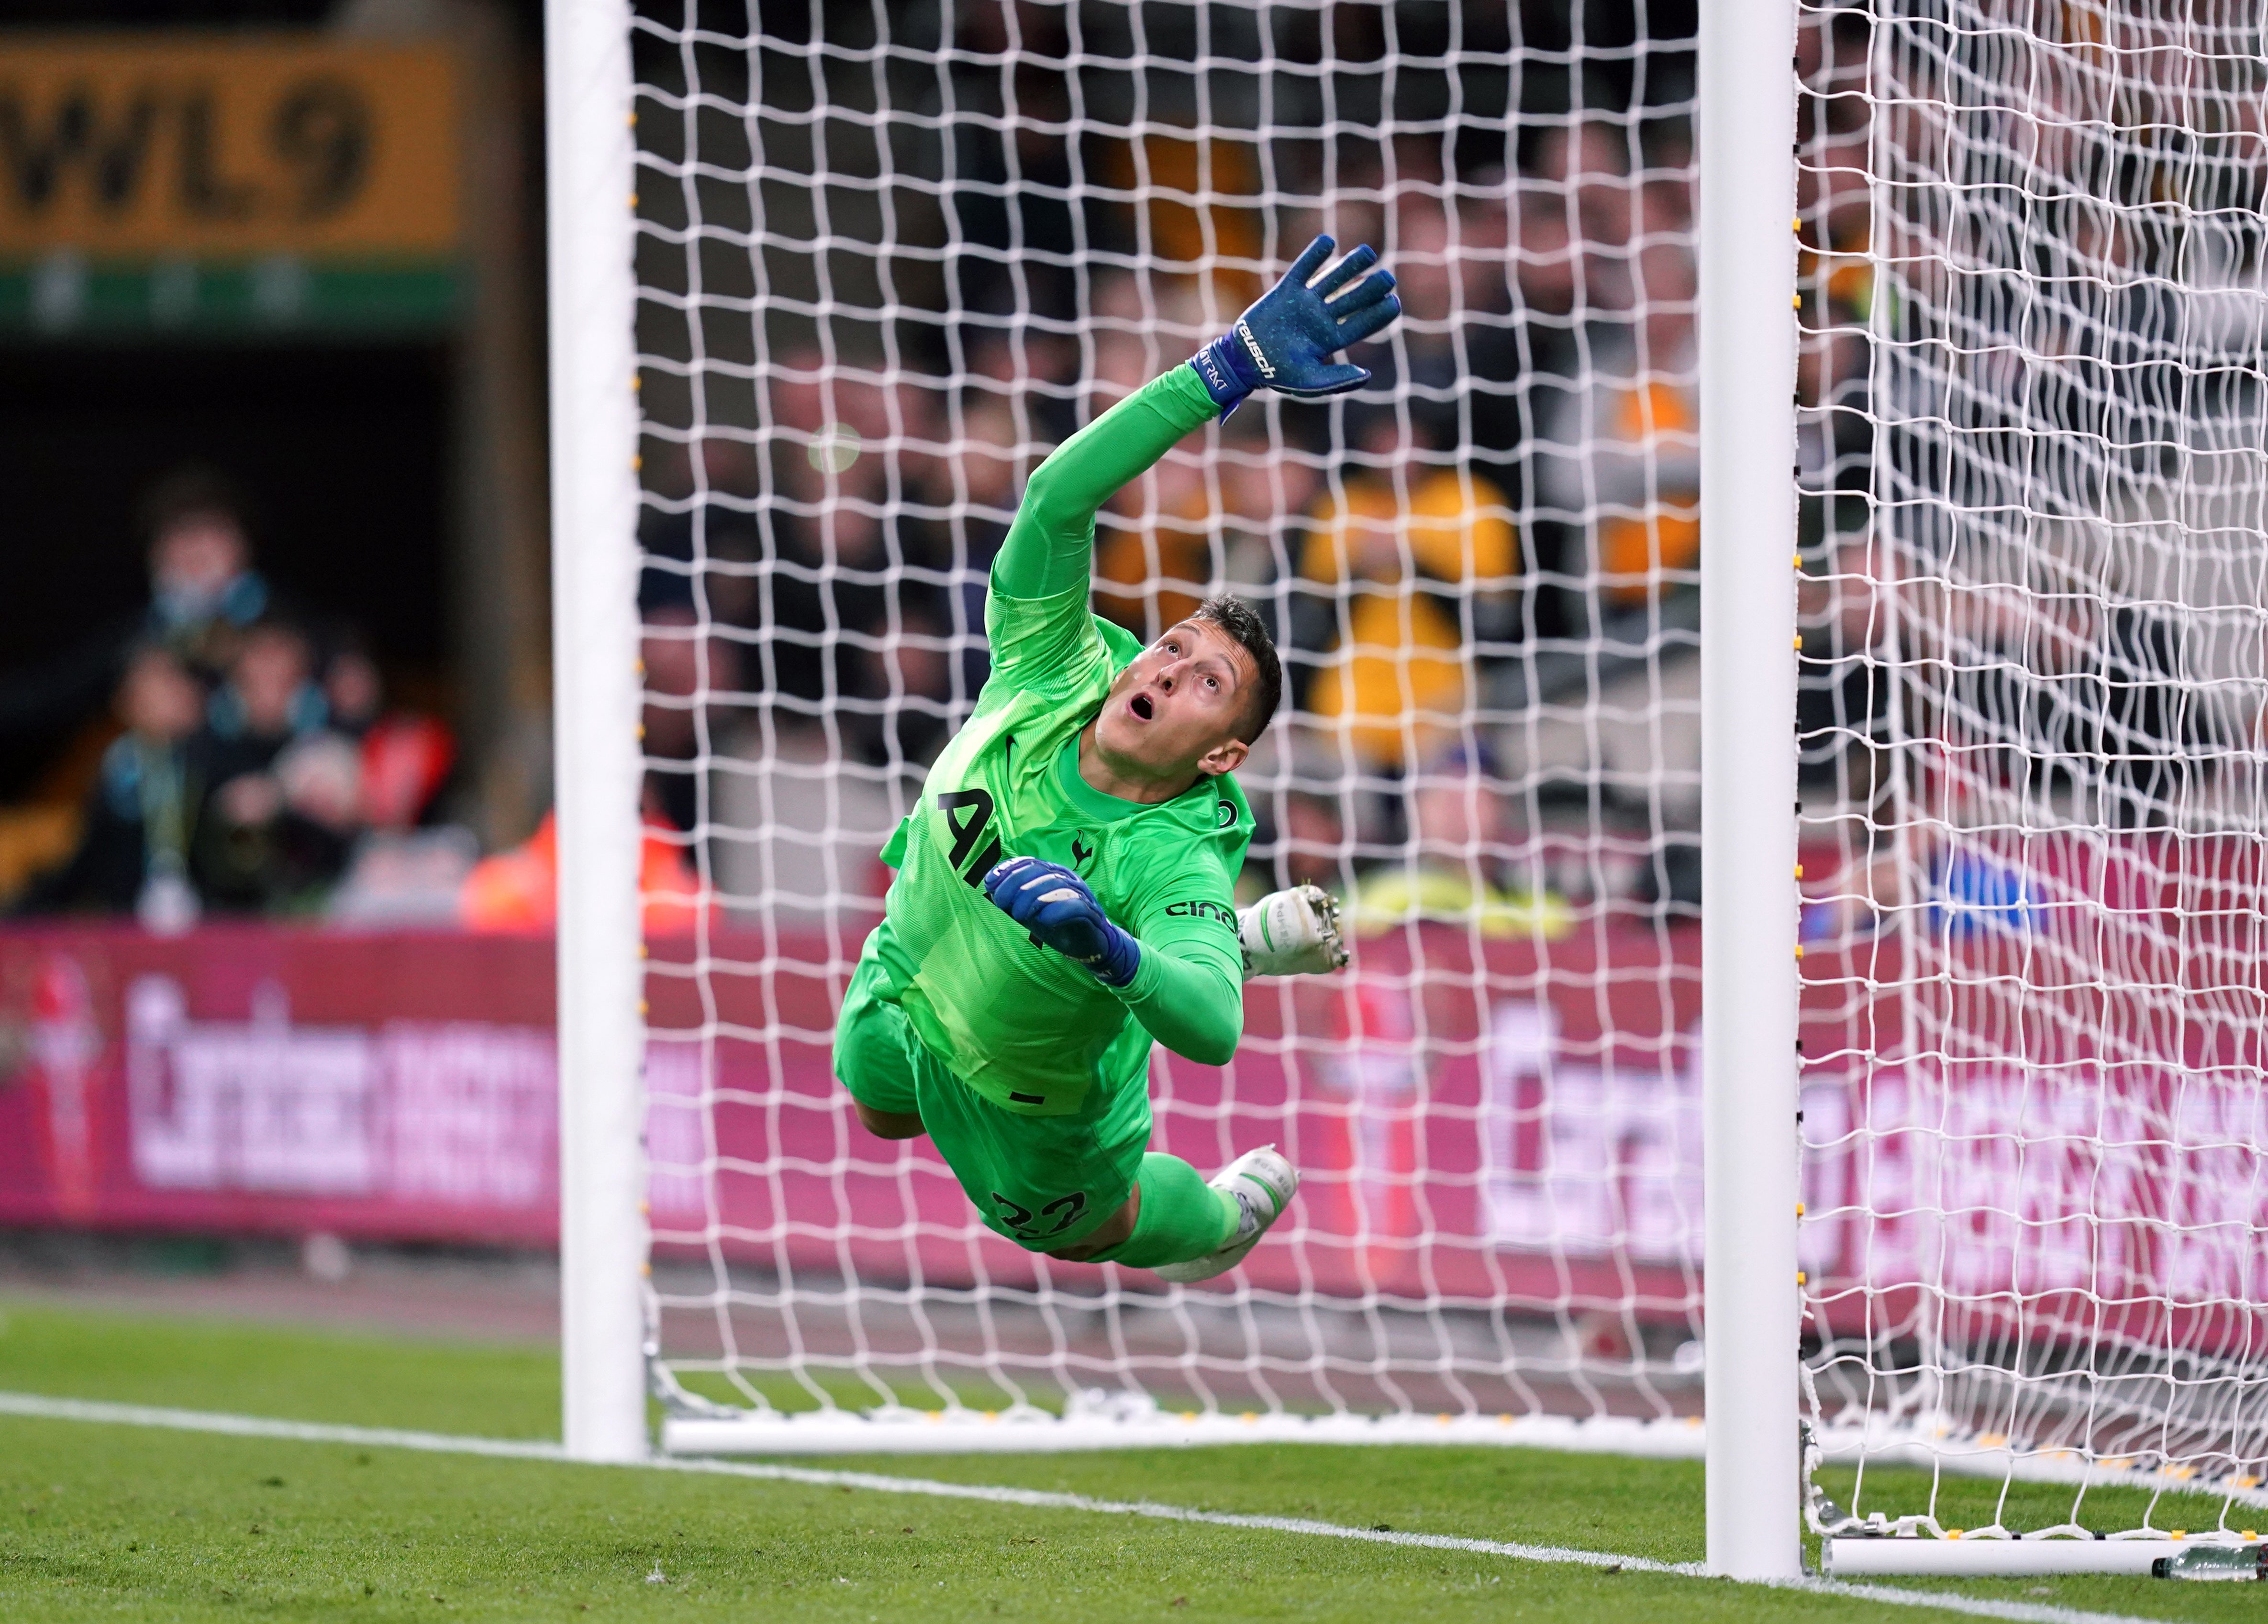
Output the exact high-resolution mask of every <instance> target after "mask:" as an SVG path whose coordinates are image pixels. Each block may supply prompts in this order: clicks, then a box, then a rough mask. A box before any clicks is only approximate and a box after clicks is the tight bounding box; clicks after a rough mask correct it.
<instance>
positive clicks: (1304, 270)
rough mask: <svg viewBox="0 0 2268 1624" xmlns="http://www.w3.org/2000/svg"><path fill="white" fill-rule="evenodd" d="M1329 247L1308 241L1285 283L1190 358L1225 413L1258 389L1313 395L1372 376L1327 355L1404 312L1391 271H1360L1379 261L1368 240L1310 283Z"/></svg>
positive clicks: (1338, 390)
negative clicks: (1325, 273) (1395, 295)
mask: <svg viewBox="0 0 2268 1624" xmlns="http://www.w3.org/2000/svg"><path fill="white" fill-rule="evenodd" d="M1332 246H1333V245H1332V242H1331V239H1329V238H1328V237H1318V238H1316V239H1315V240H1314V241H1313V242H1311V243H1309V244H1308V245H1307V248H1306V249H1305V250H1304V251H1303V252H1302V253H1301V254H1300V257H1299V258H1298V259H1296V260H1294V261H1292V268H1291V269H1290V270H1288V271H1285V273H1284V280H1283V281H1281V282H1279V283H1277V284H1276V285H1275V286H1274V287H1272V288H1270V290H1268V291H1267V292H1266V293H1264V294H1263V295H1261V297H1260V301H1259V303H1257V304H1256V305H1253V307H1252V308H1251V309H1250V310H1248V311H1246V312H1244V313H1243V314H1242V315H1241V316H1239V317H1238V318H1237V320H1236V325H1235V326H1234V327H1231V328H1230V329H1229V330H1228V331H1227V332H1226V333H1224V334H1221V335H1220V336H1219V338H1217V339H1215V340H1213V342H1211V343H1210V344H1207V345H1206V346H1205V347H1204V349H1200V350H1198V351H1197V354H1196V356H1193V357H1191V359H1190V361H1189V364H1190V365H1191V366H1192V367H1194V368H1196V369H1197V377H1198V378H1200V379H1201V380H1202V381H1203V382H1204V386H1205V393H1207V394H1209V395H1211V396H1212V398H1213V404H1214V405H1216V406H1218V407H1219V408H1220V415H1222V416H1223V417H1226V416H1227V415H1229V413H1231V412H1233V411H1234V410H1235V409H1236V407H1237V403H1238V402H1239V401H1241V400H1243V399H1244V397H1245V396H1246V395H1248V394H1250V393H1252V392H1253V391H1254V390H1256V389H1273V390H1276V391H1277V392H1278V393H1282V394H1290V395H1298V396H1300V397H1301V398H1303V399H1307V400H1316V399H1320V398H1321V397H1322V396H1324V395H1330V394H1344V393H1346V392H1347V391H1348V390H1350V389H1359V388H1361V387H1362V386H1363V385H1365V384H1366V383H1368V382H1369V381H1370V374H1369V373H1368V372H1367V371H1364V370H1363V369H1362V368H1361V367H1359V366H1356V365H1354V364H1351V363H1350V362H1341V363H1340V364H1337V365H1333V364H1331V357H1332V356H1335V355H1337V353H1338V352H1339V351H1340V350H1342V349H1345V348H1346V347H1347V346H1348V345H1350V344H1359V343H1360V342H1362V341H1363V340H1365V339H1366V338H1372V337H1374V336H1376V335H1377V334H1379V333H1381V332H1383V331H1384V330H1385V329H1386V328H1387V327H1388V326H1390V325H1391V324H1392V323H1393V321H1394V320H1395V317H1397V316H1399V315H1401V313H1402V301H1401V300H1400V299H1398V298H1395V297H1394V274H1393V273H1392V272H1391V271H1383V270H1381V271H1377V272H1374V273H1373V274H1372V275H1370V276H1363V273H1364V272H1365V271H1367V270H1369V269H1370V268H1371V267H1372V266H1373V265H1375V264H1377V263H1378V254H1377V251H1376V250H1375V249H1373V248H1372V247H1371V246H1370V245H1369V244H1367V243H1365V244H1364V245H1363V246H1361V247H1359V248H1357V249H1356V250H1355V251H1354V252H1353V253H1352V254H1348V255H1347V256H1346V258H1344V260H1341V261H1339V262H1338V263H1337V265H1334V266H1332V267H1331V269H1330V274H1329V276H1325V277H1323V278H1322V280H1321V281H1320V282H1317V283H1315V285H1314V286H1313V287H1310V286H1308V285H1307V284H1308V282H1309V280H1310V279H1311V278H1312V277H1314V275H1315V273H1316V272H1317V271H1319V270H1321V269H1322V268H1323V263H1324V261H1327V260H1329V258H1330V257H1331V248H1332ZM1358 277H1359V278H1360V280H1359V281H1358V280H1356V279H1357V278H1358ZM1350 283H1351V284H1352V285H1351V286H1350V285H1349V284H1350ZM1342 289H1344V292H1341V291H1340V290H1342ZM1334 293H1337V295H1338V297H1337V298H1332V297H1331V295H1333V294H1334Z"/></svg>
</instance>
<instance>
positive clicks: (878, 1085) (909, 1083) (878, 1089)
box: [835, 961, 928, 1139]
mask: <svg viewBox="0 0 2268 1624" xmlns="http://www.w3.org/2000/svg"><path fill="white" fill-rule="evenodd" d="M878 974H880V966H869V965H868V964H866V963H865V962H863V961H862V962H861V963H860V964H859V966H858V969H857V971H856V972H854V973H853V974H852V975H851V985H850V986H849V987H848V988H845V989H844V991H843V1013H842V1015H841V1017H840V1018H838V1019H837V1020H836V1023H835V1077H836V1081H837V1082H839V1083H841V1084H843V1087H844V1088H845V1089H847V1090H848V1091H850V1094H851V1104H852V1105H853V1106H856V1107H857V1109H858V1121H859V1123H860V1125H861V1126H863V1127H864V1128H865V1130H866V1131H867V1132H868V1133H870V1134H873V1135H875V1136H876V1137H878V1138H881V1139H918V1138H920V1137H921V1136H922V1135H923V1134H924V1133H926V1132H927V1131H928V1129H927V1128H924V1126H923V1124H922V1119H921V1106H920V1102H919V1100H918V1099H917V1098H916V1094H915V1087H916V1085H915V1081H914V1056H913V1049H912V1047H911V1046H912V1044H913V1042H914V1038H913V1033H912V1032H910V1031H909V1029H908V1028H907V1025H906V1018H905V1012H904V1011H903V1010H900V1009H899V1008H898V1007H897V1006H896V1005H895V1004H893V1003H884V1002H883V1001H882V1000H880V998H877V997H875V996H873V988H872V981H873V977H874V976H875V975H878Z"/></svg>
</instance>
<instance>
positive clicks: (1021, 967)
mask: <svg viewBox="0 0 2268 1624" xmlns="http://www.w3.org/2000/svg"><path fill="white" fill-rule="evenodd" d="M1216 409H1217V408H1215V407H1214V405H1213V403H1212V400H1211V397H1209V396H1208V395H1207V394H1206V393H1205V392H1204V386H1202V385H1201V384H1199V383H1198V381H1197V377H1196V374H1194V373H1193V372H1191V371H1189V369H1188V368H1186V367H1177V368H1175V370H1174V371H1172V372H1170V373H1168V374H1167V375H1166V376H1165V377H1163V378H1158V379H1156V380H1154V381H1153V382H1152V383H1151V384H1149V385H1147V386H1145V387H1144V388H1143V389H1142V390H1140V391H1139V392H1138V393H1136V394H1134V395H1132V396H1130V397H1129V398H1128V399H1127V400H1123V401H1121V402H1120V403H1119V404H1118V405H1117V406H1116V407H1113V408H1111V409H1110V410H1109V411H1108V412H1106V413H1104V414H1103V415H1101V417H1100V418H1098V419H1096V420H1095V422H1094V423H1091V424H1089V425H1088V426H1087V427H1086V428H1085V429H1083V430H1080V431H1079V433H1077V434H1075V435H1073V436H1072V437H1071V438H1070V439H1069V440H1067V441H1065V442H1064V444H1063V445H1061V446H1060V447H1058V448H1057V451H1056V452H1055V453H1054V454H1053V455H1052V456H1050V457H1049V459H1047V461H1046V462H1045V463H1044V464H1042V466H1041V467H1040V468H1039V469H1038V470H1037V471H1036V472H1035V473H1034V474H1033V475H1032V478H1031V481H1030V483H1029V484H1028V485H1027V488H1026V489H1025V492H1024V499H1023V503H1022V505H1021V507H1020V508H1019V510H1018V511H1017V514H1016V520H1015V523H1014V524H1013V525H1012V526H1011V527H1010V530H1009V533H1008V537H1007V540H1006V541H1005V543H1004V544H1003V546H1002V547H1001V551H1000V556H999V558H998V560H997V561H996V562H994V564H993V568H992V579H991V587H990V592H989V593H988V594H987V597H986V600H985V612H984V626H985V632H986V635H987V637H988V639H989V640H990V644H991V650H992V674H991V677H990V680H988V681H987V682H986V683H985V685H984V688H983V692H982V693H981V694H979V695H978V696H977V701H976V712H975V714H974V715H973V716H970V718H969V720H968V724H967V725H966V726H965V727H963V728H962V729H961V731H960V732H958V733H957V734H955V735H954V738H953V739H952V741H951V742H950V743H949V744H947V745H946V747H945V750H944V751H943V753H940V754H939V757H938V759H937V762H936V765H934V766H933V767H932V768H930V771H929V777H928V780H927V782H926V783H924V785H923V787H922V798H921V803H920V805H918V806H917V808H916V809H915V810H914V811H913V812H911V813H909V815H908V816H907V818H906V819H905V820H904V822H902V824H900V825H899V827H898V828H897V831H896V833H895V834H893V835H892V836H891V837H890V841H889V844H888V845H887V846H886V847H885V848H884V849H883V852H882V859H883V861H884V862H885V863H888V864H889V865H890V866H891V867H893V868H895V869H896V870H897V871H898V873H897V877H896V878H895V880H894V881H893V882H892V883H891V885H890V890H889V896H888V898H887V902H886V903H885V914H884V918H883V922H882V923H881V924H880V926H879V927H878V928H877V929H876V930H875V932H874V935H873V938H872V939H871V940H870V941H869V942H868V944H867V946H866V952H867V955H868V956H869V957H870V958H872V959H876V960H877V961H878V962H879V963H880V966H881V969H882V972H883V979H882V984H881V986H880V988H878V989H877V991H878V994H879V996H882V997H884V998H887V999H889V1000H892V1001H894V1002H895V1003H897V1004H898V1005H899V1006H900V1007H901V1008H902V1009H903V1010H904V1011H905V1013H906V1017H907V1019H908V1021H909V1023H910V1024H911V1025H912V1027H913V1029H914V1032H916V1034H917V1035H918V1036H919V1038H920V1039H921V1040H922V1042H923V1044H924V1046H926V1047H928V1048H929V1049H930V1051H931V1052H932V1054H936V1055H937V1056H938V1058H939V1060H941V1061H943V1062H945V1063H946V1066H947V1067H948V1068H949V1069H951V1070H952V1071H953V1073H954V1075H955V1076H956V1077H960V1078H961V1080H962V1081H963V1082H965V1083H966V1084H968V1086H970V1087H971V1088H973V1089H975V1090H976V1091H977V1092H978V1093H979V1094H981V1095H983V1097H984V1098H985V1099H989V1100H990V1101H991V1102H992V1103H993V1104H995V1105H997V1106H1002V1107H1003V1108H1005V1109H1007V1110H1010V1111H1015V1112H1021V1113H1029V1114H1032V1115H1038V1116H1056V1115H1063V1114H1067V1113H1071V1112H1075V1111H1078V1110H1079V1109H1080V1108H1081V1107H1082V1106H1085V1105H1086V1104H1088V1103H1089V1101H1090V1097H1091V1095H1092V1093H1093V1091H1096V1090H1102V1091H1116V1090H1119V1089H1123V1088H1146V1087H1147V1074H1148V1068H1149V1052H1150V1044H1151V1041H1152V1039H1153V1038H1154V1039H1155V1040H1158V1041H1160V1042H1162V1043H1164V1044H1165V1045H1166V1047H1168V1048H1169V1049H1172V1050H1174V1051H1175V1053H1177V1054H1183V1055H1187V1056H1188V1057H1189V1058H1190V1059H1193V1060H1197V1061H1202V1062H1208V1063H1212V1064H1219V1063H1220V1062H1225V1061H1226V1060H1227V1059H1228V1057H1229V1056H1230V1055H1231V1054H1233V1053H1234V1052H1235V1047H1236V1041H1237V1039H1238V1037H1239V1036H1240V1035H1241V1031H1242V1025H1243V998H1242V959H1241V954H1240V952H1239V949H1238V944H1237V930H1236V914H1235V908H1234V904H1233V886H1234V884H1235V878H1236V875H1237V872H1238V871H1239V870H1240V869H1241V867H1242V865H1243V862H1244V850H1245V847H1246V846H1247V845H1248V843H1249V841H1251V838H1252V812H1251V809H1250V808H1249V807H1248V805H1246V804H1245V799H1244V795H1243V792H1242V791H1241V790H1239V789H1238V788H1237V785H1236V781H1235V780H1234V779H1233V777H1230V776H1226V775H1223V776H1220V777H1217V778H1206V777H1201V778H1199V779H1198V780H1197V783H1195V784H1193V785H1192V786H1191V787H1190V788H1189V790H1185V791H1184V792H1183V793H1182V794H1181V795H1179V796H1177V797H1175V798H1174V799H1172V800H1170V801H1165V802H1160V803H1158V804H1155V805H1143V804H1140V803H1138V802H1133V801H1127V800H1122V799H1120V798H1119V797H1116V796H1111V795H1106V794H1104V793H1102V792H1101V790H1096V789H1094V788H1093V787H1092V786H1091V785H1089V784H1088V783H1086V780H1085V779H1083V778H1082V777H1081V776H1080V775H1079V732H1080V731H1081V730H1082V729H1083V728H1085V726H1086V724H1087V723H1088V722H1089V721H1091V720H1092V719H1093V718H1094V715H1095V713H1096V712H1097V711H1098V710H1100V709H1101V705H1102V701H1103V699H1104V697H1105V695H1106V694H1108V691H1109V688H1110V684H1111V681H1112V680H1113V679H1114V678H1115V677H1116V675H1117V673H1118V672H1120V671H1121V670H1123V668H1124V667H1125V666H1126V665H1128V664H1129V663H1130V661H1131V660H1132V659H1133V658H1134V657H1135V655H1136V654H1138V652H1139V651H1140V648H1141V645H1140V644H1139V643H1138V642H1137V641H1136V639H1135V638H1134V637H1133V636H1130V634H1128V633H1126V632H1124V631H1123V630H1121V629H1120V628H1117V627H1116V626H1113V625H1110V624H1108V622H1105V621H1100V620H1098V619H1096V618H1095V616H1094V614H1092V613H1091V612H1090V611H1089V609H1088V607H1087V594H1088V578H1089V570H1090V555H1091V553H1092V549H1093V547H1094V516H1095V513H1096V512H1097V511H1098V510H1100V509H1101V506H1102V504H1103V503H1105V502H1107V501H1108V500H1109V499H1110V497H1111V496H1113V495H1115V494H1116V492H1117V491H1118V490H1119V489H1120V488H1121V487H1123V486H1124V485H1125V484H1126V483H1127V482H1128V481H1130V480H1132V479H1134V478H1136V477H1137V476H1138V475H1139V474H1141V473H1142V472H1143V471H1144V470H1145V469H1146V468H1148V467H1150V466H1151V465H1152V464H1153V463H1155V462H1156V461H1157V460H1158V459H1159V458H1160V457H1161V456H1163V455H1164V454H1165V453H1166V452H1167V449H1168V448H1169V447H1170V446H1172V445H1173V444H1174V442H1175V441H1176V440H1178V439H1180V438H1181V437H1182V436H1183V435H1185V434H1187V433H1188V432H1189V430H1192V429H1195V428H1197V426H1199V425H1200V424H1202V423H1204V422H1206V421H1207V420H1209V419H1210V418H1211V417H1212V415H1214V413H1215V411H1216ZM1012 856H1035V857H1041V858H1045V859H1048V860H1050V861H1053V862H1057V863H1064V864H1065V865H1067V866H1068V867H1070V868H1071V869H1072V870H1073V871H1076V872H1077V873H1078V874H1079V876H1080V878H1083V879H1085V880H1086V883H1087V884H1088V885H1089V886H1091V887H1092V888H1093V890H1094V894H1095V897H1096V900H1099V901H1100V902H1101V904H1102V908H1103V911H1104V912H1105V913H1107V914H1108V915H1109V916H1110V918H1111V919H1112V921H1113V922H1116V924H1117V925H1118V926H1119V927H1120V928H1121V929H1122V930H1126V931H1128V932H1129V933H1130V934H1131V935H1132V936H1133V937H1136V939H1138V941H1139V942H1140V943H1141V944H1142V962H1141V967H1140V968H1139V970H1138V972H1137V973H1136V974H1135V976H1134V979H1133V980H1132V981H1130V983H1128V984H1127V985H1126V986H1125V987H1123V988H1110V987H1107V986H1105V985H1104V984H1103V983H1102V982H1101V981H1097V980H1096V979H1095V978H1094V975H1093V974H1090V973H1089V972H1088V971H1087V970H1086V968H1085V967H1083V966H1080V965H1079V964H1077V963H1075V962H1074V961H1072V960H1071V959H1066V958H1064V956H1063V955H1062V954H1060V953H1057V952H1053V951H1051V950H1049V949H1047V948H1043V947H1041V946H1039V945H1038V944H1035V943H1034V942H1033V941H1032V940H1031V939H1030V938H1029V937H1027V935H1026V934H1025V932H1024V930H1023V928H1022V927H1021V926H1020V925H1018V924H1017V923H1016V922H1014V921H1013V920H1012V919H1010V918H1009V917H1008V916H1007V915H1005V914H1004V913H1002V912H1001V911H1000V910H999V909H998V908H995V907H993V906H992V904H991V902H990V900H987V899H986V897H985V895H984V892H983V886H982V882H983V878H984V876H985V874H986V872H987V871H989V870H990V869H991V868H992V866H993V865H994V864H996V863H1000V862H1002V861H1004V860H1005V859H1006V858H1008V857H1012Z"/></svg>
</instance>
